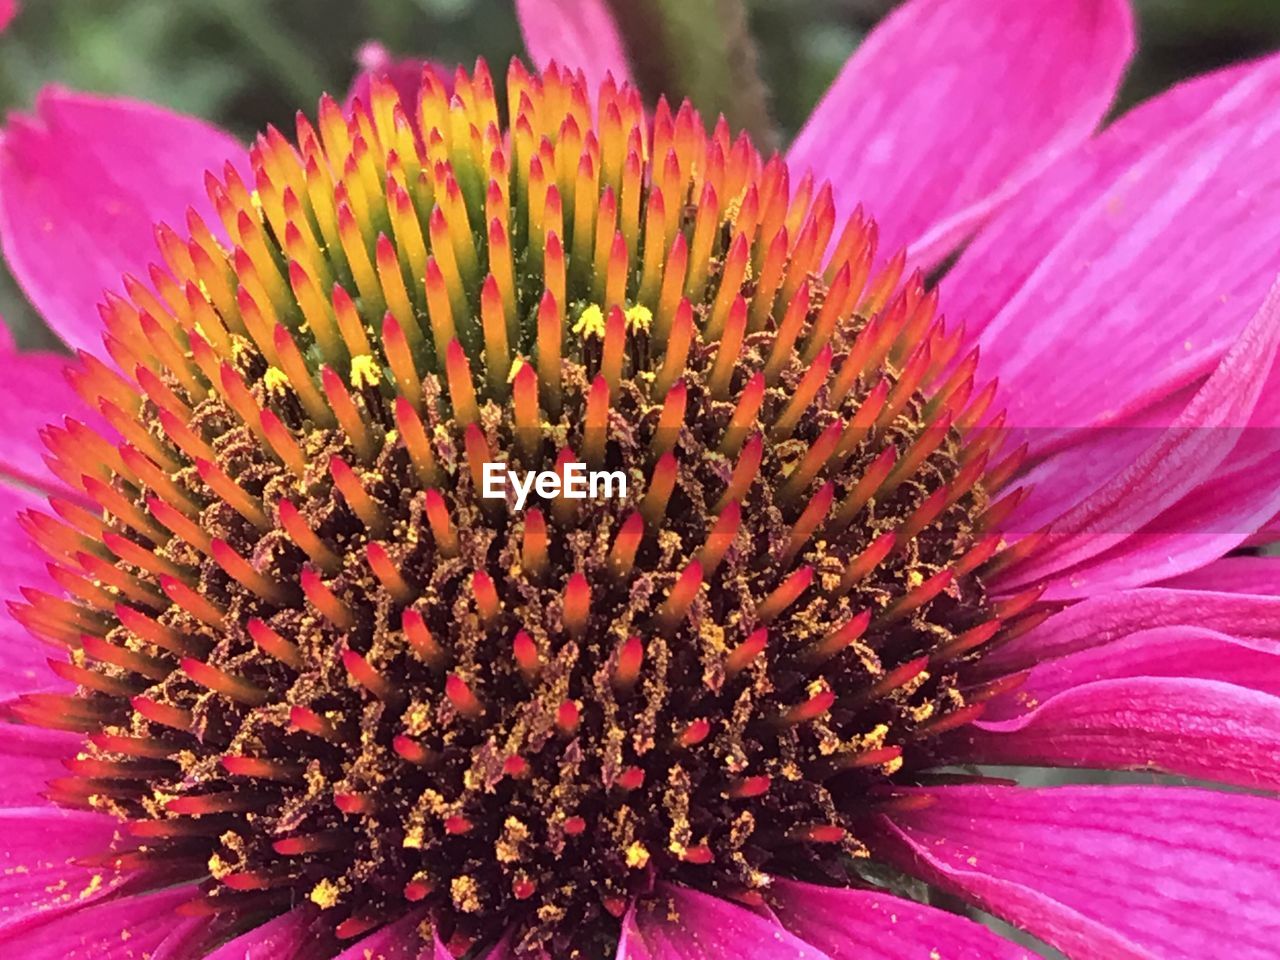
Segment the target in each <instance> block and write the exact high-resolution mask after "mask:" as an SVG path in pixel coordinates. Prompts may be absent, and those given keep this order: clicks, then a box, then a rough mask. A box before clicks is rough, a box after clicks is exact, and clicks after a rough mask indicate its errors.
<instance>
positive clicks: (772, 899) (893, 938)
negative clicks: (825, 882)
mask: <svg viewBox="0 0 1280 960" xmlns="http://www.w3.org/2000/svg"><path fill="white" fill-rule="evenodd" d="M769 903H770V905H771V906H772V907H773V909H774V911H775V912H776V913H777V915H778V919H779V920H781V921H782V923H783V925H784V926H786V928H787V929H788V930H790V931H791V932H792V933H794V934H796V935H797V936H799V937H803V938H804V939H805V941H806V942H808V943H811V944H813V945H814V946H815V947H817V948H819V949H820V950H824V951H826V952H827V954H829V955H830V956H832V957H860V958H865V960H903V958H907V957H921V958H924V957H928V956H930V953H931V951H938V952H941V953H942V955H943V956H946V957H949V958H952V960H1014V958H1026V960H1030V958H1031V956H1032V955H1031V954H1030V953H1029V952H1028V951H1027V950H1026V949H1025V948H1023V947H1020V946H1018V945H1017V944H1016V943H1011V942H1009V941H1008V940H1005V939H1004V938H1003V937H1000V936H997V935H996V934H995V933H993V932H992V931H991V930H989V929H987V928H986V927H984V926H983V925H982V924H980V923H976V922H974V921H973V920H969V919H967V918H965V917H960V916H957V915H956V914H954V913H948V912H947V911H945V910H939V909H937V908H936V907H930V906H927V905H926V904H923V903H916V902H915V901H914V900H905V899H903V898H902V897H895V896H893V895H892V894H888V893H880V892H878V891H874V890H849V889H841V888H838V887H822V886H816V885H814V884H812V883H800V882H799V881H796V880H784V879H782V878H781V877H775V878H774V881H773V883H772V884H771V885H770V887H769Z"/></svg>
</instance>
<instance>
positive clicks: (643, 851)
mask: <svg viewBox="0 0 1280 960" xmlns="http://www.w3.org/2000/svg"><path fill="white" fill-rule="evenodd" d="M648 862H649V850H648V848H647V847H646V846H645V845H644V844H643V843H641V842H640V841H639V840H637V841H635V843H633V844H631V846H629V847H627V866H628V867H630V868H631V869H632V870H641V869H643V868H644V866H645V864H647V863H648Z"/></svg>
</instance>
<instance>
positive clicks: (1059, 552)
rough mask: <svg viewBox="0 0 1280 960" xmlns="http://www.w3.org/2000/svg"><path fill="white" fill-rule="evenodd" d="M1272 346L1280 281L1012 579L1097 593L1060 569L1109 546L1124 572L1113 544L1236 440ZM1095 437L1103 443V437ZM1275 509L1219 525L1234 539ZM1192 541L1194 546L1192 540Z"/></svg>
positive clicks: (1175, 526) (1172, 500) (1064, 591)
mask: <svg viewBox="0 0 1280 960" xmlns="http://www.w3.org/2000/svg"><path fill="white" fill-rule="evenodd" d="M1022 339H1024V340H1031V339H1034V337H1024V338H1022ZM1277 346H1280V285H1277V286H1274V287H1273V288H1272V290H1271V293H1270V294H1269V295H1268V297H1267V299H1266V302H1265V303H1264V304H1263V306H1262V308H1261V309H1260V310H1258V311H1257V313H1256V314H1255V315H1254V317H1253V319H1252V320H1250V321H1249V324H1248V326H1246V328H1245V329H1244V331H1243V332H1242V333H1241V334H1240V336H1239V337H1238V339H1236V341H1235V343H1234V344H1233V345H1232V347H1231V349H1230V350H1229V351H1228V352H1227V354H1226V355H1225V356H1224V357H1223V358H1222V360H1221V362H1220V363H1219V364H1218V366H1217V369H1216V370H1215V371H1214V372H1213V375H1212V376H1211V377H1209V379H1208V380H1207V381H1206V382H1205V384H1204V386H1203V387H1201V388H1200V390H1199V391H1198V392H1197V393H1196V395H1195V397H1194V398H1193V399H1192V400H1191V402H1190V403H1189V404H1188V405H1187V407H1186V409H1185V410H1183V412H1182V413H1181V414H1179V416H1178V418H1177V419H1176V420H1175V421H1174V422H1173V423H1172V424H1171V425H1170V426H1169V428H1168V429H1167V430H1163V431H1159V432H1157V433H1156V435H1155V438H1154V440H1153V442H1152V443H1151V445H1150V446H1149V447H1148V448H1147V450H1145V451H1144V452H1143V454H1142V455H1141V456H1140V457H1139V458H1138V459H1137V460H1136V461H1134V462H1133V463H1132V464H1130V465H1129V466H1128V467H1127V468H1126V469H1125V470H1123V471H1122V472H1121V473H1120V474H1118V475H1117V476H1116V477H1114V478H1113V479H1112V480H1110V481H1108V482H1107V483H1106V484H1104V485H1103V486H1102V487H1101V488H1100V489H1099V490H1097V491H1095V492H1094V493H1092V494H1090V495H1089V496H1088V497H1086V498H1085V499H1084V500H1083V501H1082V502H1080V503H1079V504H1078V505H1077V506H1075V507H1074V508H1072V509H1071V510H1070V511H1068V512H1067V513H1066V514H1065V515H1064V516H1063V517H1061V518H1060V519H1059V520H1058V521H1057V522H1056V523H1055V525H1054V528H1053V530H1052V531H1051V533H1050V534H1049V536H1048V537H1047V538H1046V539H1045V541H1044V543H1043V545H1042V546H1041V548H1040V549H1038V550H1037V551H1036V552H1035V553H1034V554H1033V556H1032V558H1031V559H1030V560H1029V561H1028V562H1027V563H1025V564H1023V565H1022V566H1020V567H1019V568H1017V569H1016V570H1015V571H1014V572H1013V574H1012V576H1011V578H1010V580H1011V583H1013V584H1016V583H1024V582H1029V581H1043V580H1046V579H1050V578H1054V577H1055V575H1056V579H1054V582H1053V584H1052V585H1051V587H1050V591H1049V595H1051V596H1053V597H1074V596H1081V595H1088V594H1089V593H1093V592H1096V584H1097V583H1098V582H1100V581H1101V580H1102V579H1103V578H1101V577H1093V578H1092V582H1089V581H1088V580H1086V578H1085V577H1076V576H1071V575H1063V574H1062V572H1063V571H1068V570H1070V569H1071V568H1073V567H1075V568H1077V569H1078V568H1079V567H1080V565H1081V564H1082V563H1083V562H1084V561H1087V560H1090V559H1091V558H1094V557H1098V556H1099V555H1101V554H1104V553H1105V552H1107V551H1108V550H1110V551H1111V554H1110V555H1109V556H1108V557H1107V559H1108V560H1109V561H1110V562H1111V563H1112V565H1113V566H1118V567H1119V568H1120V569H1121V570H1123V569H1124V562H1125V559H1126V558H1127V557H1128V556H1129V554H1128V552H1127V551H1126V550H1125V549H1123V548H1121V549H1119V550H1117V549H1116V547H1117V545H1119V544H1122V543H1123V541H1125V540H1126V538H1128V537H1129V535H1130V534H1133V533H1135V532H1137V531H1140V530H1141V529H1142V527H1143V526H1144V525H1145V524H1147V523H1149V522H1150V521H1152V520H1154V519H1156V518H1157V517H1159V516H1160V515H1161V514H1162V513H1163V512H1164V511H1166V510H1168V509H1169V508H1171V507H1173V506H1175V505H1177V504H1178V503H1179V501H1181V500H1182V498H1183V497H1184V496H1186V495H1187V494H1189V493H1191V492H1192V491H1194V490H1196V488H1197V487H1199V486H1200V485H1201V484H1202V483H1205V482H1206V481H1207V480H1209V479H1210V478H1211V477H1213V476H1214V472H1215V471H1216V470H1217V469H1218V468H1219V466H1220V465H1221V464H1222V463H1223V461H1224V460H1226V459H1227V457H1228V456H1229V455H1230V454H1231V452H1232V450H1233V449H1234V448H1235V447H1236V446H1237V445H1238V444H1239V443H1240V442H1241V437H1242V434H1243V428H1244V427H1245V426H1246V425H1247V424H1248V423H1249V422H1250V419H1251V418H1252V416H1253V413H1254V408H1255V406H1256V405H1257V403H1258V400H1259V397H1260V396H1261V394H1262V390H1263V386H1264V385H1265V383H1266V381H1267V378H1268V376H1269V375H1270V374H1271V371H1272V367H1273V365H1274V361H1275V357H1276V350H1277ZM1055 376H1056V375H1055ZM1265 432H1267V433H1271V432H1272V431H1265ZM1103 433H1105V431H1103ZM1100 442H1106V441H1105V437H1103V438H1102V439H1100ZM1204 499H1205V498H1203V497H1202V498H1200V501H1197V502H1194V503H1193V506H1194V505H1196V504H1198V505H1199V506H1201V507H1202V508H1203V509H1205V510H1207V511H1209V513H1210V515H1211V513H1212V511H1213V510H1216V509H1219V508H1221V507H1222V506H1223V503H1217V502H1215V503H1203V501H1204ZM1220 499H1221V500H1222V501H1225V505H1226V506H1227V507H1228V508H1232V509H1234V508H1235V507H1236V506H1239V507H1241V508H1243V509H1245V511H1246V512H1247V511H1248V510H1251V509H1260V508H1258V507H1257V505H1256V504H1255V503H1254V502H1253V501H1252V500H1243V501H1239V500H1237V499H1236V498H1231V497H1222V498H1220ZM1192 513H1193V515H1191V516H1186V517H1182V518H1180V519H1179V520H1178V521H1177V522H1165V523H1163V524H1162V529H1163V530H1167V531H1172V532H1173V533H1178V532H1180V531H1182V530H1193V531H1194V529H1195V526H1196V520H1197V516H1195V515H1194V514H1195V513H1196V511H1193V512H1192ZM1274 513H1275V508H1274V506H1272V507H1271V509H1270V510H1264V511H1263V513H1262V515H1259V516H1258V517H1257V519H1256V523H1254V525H1252V526H1249V525H1247V523H1246V521H1245V519H1244V518H1235V519H1233V521H1232V522H1231V524H1229V525H1227V526H1225V527H1223V528H1222V529H1232V528H1234V529H1236V530H1237V531H1243V532H1242V533H1240V535H1239V538H1238V540H1237V542H1239V540H1243V539H1244V538H1245V537H1246V536H1247V535H1248V534H1249V533H1251V532H1252V531H1253V530H1254V529H1256V527H1257V526H1258V525H1260V524H1262V523H1263V522H1265V520H1266V519H1267V517H1269V516H1270V515H1272V514H1274ZM1137 539H1138V541H1139V542H1138V543H1136V545H1135V547H1134V550H1135V551H1139V550H1141V549H1142V548H1143V546H1144V544H1143V543H1142V542H1141V541H1142V538H1137ZM1190 546H1191V547H1193V548H1194V546H1195V544H1194V543H1192V544H1190ZM1208 559H1209V558H1205V559H1204V560H1202V561H1201V562H1202V563H1203V562H1207V561H1208ZM1166 569H1167V568H1166ZM1182 569H1186V568H1185V567H1184V568H1182ZM1179 572H1182V570H1181V569H1177V568H1176V567H1175V568H1173V569H1167V572H1166V573H1164V574H1163V576H1169V575H1173V574H1175V573H1179ZM1161 578H1162V575H1161V574H1160V573H1155V574H1154V575H1151V576H1148V577H1147V580H1148V582H1149V581H1150V580H1157V579H1161ZM1124 585H1132V584H1124Z"/></svg>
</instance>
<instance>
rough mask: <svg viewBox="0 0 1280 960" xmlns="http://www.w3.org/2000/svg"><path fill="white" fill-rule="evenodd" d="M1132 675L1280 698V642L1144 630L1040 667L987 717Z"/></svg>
mask: <svg viewBox="0 0 1280 960" xmlns="http://www.w3.org/2000/svg"><path fill="white" fill-rule="evenodd" d="M1129 677H1177V678H1186V679H1194V680H1218V681H1221V682H1222V683H1230V684H1235V685H1236V686H1239V687H1248V688H1249V689H1250V690H1257V691H1260V692H1262V693H1269V694H1271V695H1272V696H1280V641H1278V640H1274V639H1271V638H1267V639H1260V638H1257V637H1233V636H1230V635H1229V634H1225V633H1221V632H1218V631H1216V630H1208V629H1206V628H1204V627H1200V626H1189V625H1178V626H1171V627H1156V628H1155V629H1152V630H1139V631H1137V632H1136V633H1132V634H1130V635H1128V636H1126V637H1122V638H1120V639H1118V640H1112V641H1110V642H1101V641H1100V642H1097V643H1096V645H1094V646H1088V647H1082V648H1080V649H1078V650H1077V651H1076V652H1074V653H1072V654H1070V655H1069V656H1065V657H1057V658H1055V659H1053V660H1046V661H1044V662H1043V663H1040V664H1037V665H1036V666H1035V667H1033V668H1032V670H1031V672H1030V673H1029V674H1028V675H1027V676H1026V679H1025V680H1024V682H1023V683H1022V685H1021V686H1020V687H1018V689H1017V690H1015V691H1013V692H1011V693H1008V694H1005V695H1003V696H1001V697H997V698H996V699H994V700H992V701H990V702H989V703H988V704H987V709H986V710H985V711H983V714H982V719H983V721H984V722H985V721H988V720H998V719H1006V718H1009V717H1013V716H1016V715H1018V714H1022V713H1025V712H1026V711H1027V710H1028V709H1031V708H1033V707H1036V706H1039V705H1041V704H1044V703H1045V701H1047V700H1048V699H1049V698H1050V697H1053V696H1056V695H1057V694H1059V693H1062V692H1064V691H1066V690H1070V689H1071V688H1072V687H1078V686H1080V685H1082V684H1087V683H1092V682H1094V681H1097V680H1120V679H1124V678H1129Z"/></svg>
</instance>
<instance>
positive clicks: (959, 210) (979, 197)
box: [787, 0, 1133, 266]
mask: <svg viewBox="0 0 1280 960" xmlns="http://www.w3.org/2000/svg"><path fill="white" fill-rule="evenodd" d="M1132 49H1133V26H1132V15H1131V13H1130V11H1129V8H1128V5H1127V4H1126V3H1124V2H1123V0H912V2H909V3H906V4H904V5H903V6H901V7H900V8H899V9H898V10H897V11H895V12H894V13H893V14H891V15H890V16H889V17H887V18H885V20H884V21H883V22H882V23H881V24H880V26H878V27H877V28H876V29H875V30H874V31H873V32H872V33H871V35H870V36H869V37H868V38H867V39H866V41H865V42H864V43H863V44H862V46H861V47H859V48H858V51H857V52H856V53H855V54H854V55H853V57H852V58H851V59H850V60H849V62H848V63H847V64H846V65H845V67H844V69H843V70H842V71H841V73H840V75H839V77H837V78H836V81H835V83H834V84H833V85H832V87H831V89H830V90H828V91H827V94H826V96H825V97H824V98H823V100H822V102H821V103H819V104H818V106H817V108H816V109H815V110H814V112H813V115H812V116H810V118H809V121H808V123H807V124H806V125H805V127H804V129H803V130H802V131H801V132H800V135H799V136H798V137H797V138H796V141H795V143H794V144H793V145H792V147H791V150H790V152H789V153H788V156H787V159H788V161H789V162H790V164H791V166H792V169H793V170H794V171H796V173H795V175H796V176H799V174H800V173H802V172H803V171H804V170H806V169H812V170H813V171H814V172H815V174H816V175H817V176H818V178H819V179H827V180H830V181H831V184H832V186H833V188H834V190H835V195H836V200H837V204H838V207H839V209H841V210H843V211H845V212H846V213H848V212H850V211H852V210H853V208H854V206H855V205H856V204H862V205H863V206H864V207H865V208H866V210H867V212H868V213H870V214H871V215H872V216H873V217H874V218H875V219H876V221H877V222H878V223H879V225H880V238H881V245H882V249H883V250H884V251H885V252H887V253H892V252H894V251H895V250H897V249H898V248H900V247H903V246H909V247H910V249H911V251H912V254H913V257H914V259H915V261H916V262H917V263H918V264H920V265H922V266H928V265H930V264H933V263H936V262H937V261H938V260H940V259H941V258H942V257H944V256H946V254H947V253H949V252H950V251H951V250H953V249H954V248H955V247H956V246H958V245H959V244H960V242H961V241H963V240H964V239H965V238H966V237H967V236H968V235H969V234H970V233H972V232H973V230H974V229H975V227H977V226H978V225H979V224H980V223H981V222H982V221H983V220H984V219H986V218H987V217H988V216H990V215H991V213H992V211H993V210H995V209H996V208H997V207H998V206H999V205H1000V204H1002V203H1003V202H1005V201H1006V200H1007V199H1008V198H1009V196H1010V195H1011V194H1012V193H1013V192H1014V191H1015V190H1016V189H1017V188H1018V187H1019V186H1021V185H1022V184H1023V183H1025V182H1026V181H1027V180H1028V179H1029V178H1030V177H1031V176H1033V175H1034V174H1036V173H1038V172H1039V171H1040V170H1042V169H1043V168H1044V167H1045V165H1046V164H1047V163H1048V162H1049V161H1050V160H1052V159H1053V158H1054V157H1056V156H1058V155H1059V154H1061V153H1062V152H1063V151H1065V150H1067V149H1069V148H1071V147H1073V146H1075V145H1076V144H1077V143H1079V142H1080V141H1082V140H1084V139H1085V138H1086V137H1087V136H1089V134H1090V133H1091V132H1092V131H1093V129H1094V127H1095V126H1096V125H1097V123H1098V121H1099V120H1101V119H1102V116H1103V114H1105V113H1106V111H1107V108H1108V107H1109V106H1110V104H1111V101H1112V98H1113V96H1114V94H1115V90H1116V87H1117V85H1118V84H1119V82H1120V77H1121V74H1122V73H1123V71H1124V67H1125V64H1126V62H1127V61H1128V59H1129V55H1130V53H1131V51H1132Z"/></svg>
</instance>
